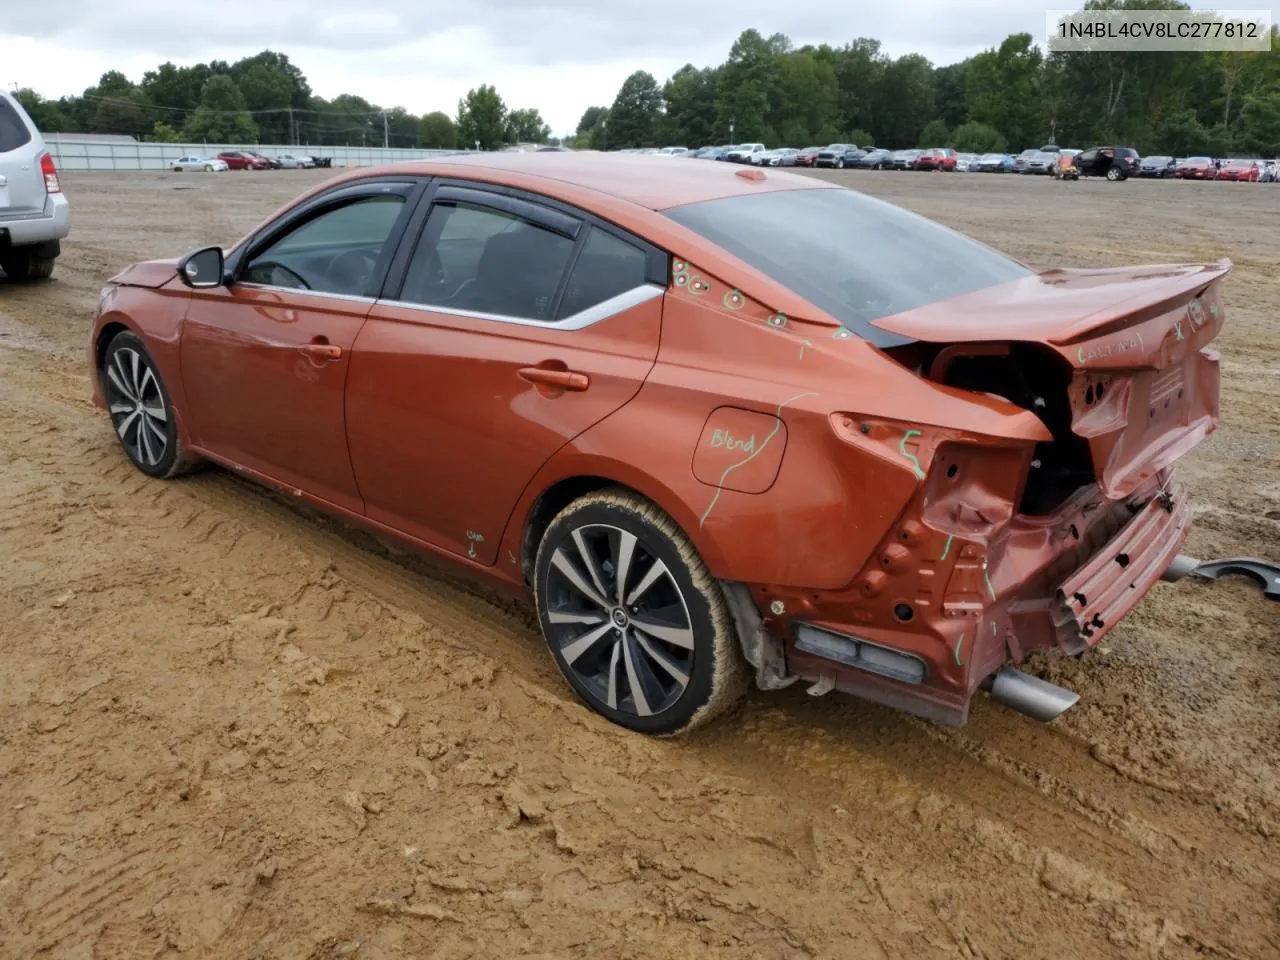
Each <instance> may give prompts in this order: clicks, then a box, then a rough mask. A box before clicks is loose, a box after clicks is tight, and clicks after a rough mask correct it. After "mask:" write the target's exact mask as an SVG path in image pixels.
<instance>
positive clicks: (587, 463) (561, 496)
mask: <svg viewBox="0 0 1280 960" xmlns="http://www.w3.org/2000/svg"><path fill="white" fill-rule="evenodd" d="M609 487H616V488H619V489H621V490H626V491H628V492H630V493H634V494H636V495H638V496H641V497H644V498H645V499H646V500H648V501H649V502H651V503H652V504H654V506H656V507H658V509H660V510H662V511H663V512H664V513H666V514H667V516H669V517H670V518H671V520H672V522H673V523H675V525H676V526H677V527H678V528H679V530H680V531H681V533H683V534H684V535H685V536H686V537H688V538H689V541H690V542H691V543H692V544H693V546H694V549H695V550H697V551H698V554H699V555H700V556H701V557H702V561H703V562H704V563H705V564H706V565H707V567H708V568H709V569H710V570H711V571H712V573H713V575H718V572H719V571H721V570H723V564H724V558H723V556H722V555H721V553H720V551H719V549H718V547H717V546H716V545H715V543H714V542H713V541H712V540H711V539H710V538H709V537H707V536H704V535H701V531H700V530H699V527H698V517H697V514H696V513H695V512H694V510H693V509H692V508H691V507H690V506H688V505H686V504H685V503H684V502H683V501H682V500H681V498H680V497H679V496H678V495H677V494H676V493H675V492H674V491H673V490H671V489H670V488H669V487H668V486H667V485H666V484H665V483H663V482H662V481H661V480H659V479H657V478H656V477H654V476H653V475H651V474H648V473H646V472H644V471H642V470H639V469H637V468H635V467H633V466H631V465H630V464H626V463H622V462H620V461H616V460H612V459H606V458H601V457H591V456H583V455H575V454H572V453H570V454H568V455H567V456H565V457H563V458H560V457H554V458H552V460H551V461H550V462H549V463H548V464H547V465H546V466H544V468H543V470H542V471H541V472H540V474H539V475H538V476H537V477H535V478H534V480H533V482H531V483H530V484H529V486H528V487H527V488H526V490H525V493H524V495H523V496H522V497H521V498H520V502H519V504H517V506H516V509H515V511H514V512H513V514H512V519H511V520H510V521H508V524H507V528H508V529H507V533H506V536H505V537H504V541H505V542H504V546H503V549H504V551H506V552H505V553H504V554H503V556H506V557H507V558H508V559H511V558H515V559H516V560H517V561H518V565H519V570H520V573H519V576H521V577H522V578H523V580H524V582H525V584H526V585H531V584H532V582H533V563H534V559H535V558H536V557H537V552H538V544H539V542H540V541H541V539H542V534H543V533H544V532H545V531H546V529H547V527H548V526H550V524H551V521H552V520H554V519H555V517H556V515H557V514H558V513H559V512H560V511H561V510H563V509H564V508H565V507H567V506H568V505H569V504H570V503H572V502H573V501H574V500H576V499H578V498H579V497H581V496H584V495H586V494H588V493H594V492H596V491H598V490H603V489H605V488H609Z"/></svg>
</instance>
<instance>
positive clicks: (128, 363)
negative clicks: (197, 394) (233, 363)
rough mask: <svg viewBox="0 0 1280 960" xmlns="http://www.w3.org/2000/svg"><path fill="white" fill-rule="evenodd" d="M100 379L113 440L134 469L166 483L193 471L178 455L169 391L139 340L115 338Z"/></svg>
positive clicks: (181, 453)
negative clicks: (113, 430)
mask: <svg viewBox="0 0 1280 960" xmlns="http://www.w3.org/2000/svg"><path fill="white" fill-rule="evenodd" d="M100 375H101V378H102V392H103V394H104V395H105V397H106V401H107V411H108V412H109V413H110V415H111V425H112V426H113V427H114V428H115V431H116V439H118V440H119V441H120V446H121V448H122V449H123V450H124V453H125V456H127V457H128V458H129V461H130V462H131V463H132V464H133V465H134V466H135V467H137V468H138V469H139V470H141V471H142V472H143V473H145V474H147V475H148V476H151V477H165V478H167V477H175V476H178V475H179V474H181V473H185V472H186V471H187V470H189V469H191V468H192V467H193V466H195V461H194V459H193V458H190V457H188V456H186V454H185V453H184V451H183V450H182V447H181V444H180V442H179V438H178V426H177V423H176V422H175V419H174V415H173V404H172V402H171V401H170V399H169V391H168V390H166V389H165V386H164V381H162V380H161V379H160V372H159V370H157V369H156V365H155V361H154V360H152V359H151V354H150V353H148V352H147V348H146V347H145V346H144V345H143V343H142V341H141V340H139V339H138V338H137V337H136V336H134V335H133V334H132V333H129V332H127V331H126V332H123V333H118V334H116V336H115V337H114V338H112V340H111V343H109V344H108V345H107V352H106V354H105V356H104V357H103V359H102V369H101V371H100Z"/></svg>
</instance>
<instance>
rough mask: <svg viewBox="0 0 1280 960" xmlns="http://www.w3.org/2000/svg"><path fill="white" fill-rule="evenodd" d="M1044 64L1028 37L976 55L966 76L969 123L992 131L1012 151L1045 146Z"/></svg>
mask: <svg viewBox="0 0 1280 960" xmlns="http://www.w3.org/2000/svg"><path fill="white" fill-rule="evenodd" d="M1043 64H1044V58H1043V57H1042V56H1041V54H1040V49H1039V47H1036V46H1035V45H1034V44H1033V43H1032V40H1031V34H1029V33H1015V34H1011V35H1010V36H1008V37H1006V38H1005V40H1004V42H1002V43H1001V44H1000V46H999V48H997V49H992V50H987V51H984V52H983V53H980V54H978V55H977V56H976V57H974V58H973V59H972V60H971V61H970V62H969V70H968V73H967V74H966V76H965V90H966V97H967V98H968V102H969V119H970V120H974V121H976V122H978V123H985V124H987V125H988V126H992V127H995V128H996V129H997V130H999V131H1000V133H1001V134H1003V136H1004V137H1005V139H1006V140H1007V141H1008V142H1009V144H1010V145H1011V146H1012V147H1013V148H1014V149H1015V150H1022V149H1024V148H1026V147H1029V146H1039V145H1040V144H1041V143H1044V141H1045V139H1046V138H1047V136H1048V134H1049V130H1048V129H1047V128H1046V124H1045V118H1044V109H1043V102H1042V99H1041V91H1042V87H1041V80H1042V67H1043Z"/></svg>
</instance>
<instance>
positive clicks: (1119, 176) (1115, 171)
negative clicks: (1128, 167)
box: [1107, 167, 1124, 183]
mask: <svg viewBox="0 0 1280 960" xmlns="http://www.w3.org/2000/svg"><path fill="white" fill-rule="evenodd" d="M1107 179H1108V180H1110V181H1111V182H1112V183H1117V182H1119V181H1121V180H1123V179H1124V171H1123V170H1121V169H1120V168H1119V167H1108V168H1107Z"/></svg>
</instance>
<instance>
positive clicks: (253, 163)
mask: <svg viewBox="0 0 1280 960" xmlns="http://www.w3.org/2000/svg"><path fill="white" fill-rule="evenodd" d="M218 159H219V160H221V161H222V162H223V163H225V164H226V165H227V169H228V170H267V169H270V167H271V164H269V163H267V161H266V159H265V158H262V157H259V156H258V155H257V154H253V153H249V152H248V151H247V150H223V151H222V153H220V154H218Z"/></svg>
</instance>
